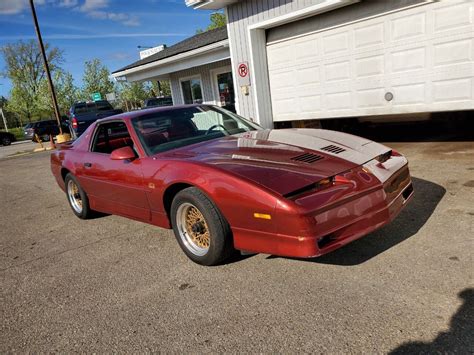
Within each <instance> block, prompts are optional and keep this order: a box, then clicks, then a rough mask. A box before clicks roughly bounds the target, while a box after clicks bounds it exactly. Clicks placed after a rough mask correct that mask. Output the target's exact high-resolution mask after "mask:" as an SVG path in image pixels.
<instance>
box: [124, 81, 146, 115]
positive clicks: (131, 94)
mask: <svg viewBox="0 0 474 355" xmlns="http://www.w3.org/2000/svg"><path fill="white" fill-rule="evenodd" d="M120 89H121V90H120V93H119V95H120V99H121V101H122V106H125V109H126V110H132V109H137V108H140V107H141V106H142V105H143V101H144V100H145V99H147V98H149V97H150V91H149V89H148V87H147V86H146V85H145V84H144V83H140V82H133V83H128V82H125V83H122V84H121V87H120Z"/></svg>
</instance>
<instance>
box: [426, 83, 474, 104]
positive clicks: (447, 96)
mask: <svg viewBox="0 0 474 355" xmlns="http://www.w3.org/2000/svg"><path fill="white" fill-rule="evenodd" d="M433 99H434V101H436V102H446V101H470V100H472V99H473V96H472V79H468V78H464V79H451V80H440V81H434V82H433Z"/></svg>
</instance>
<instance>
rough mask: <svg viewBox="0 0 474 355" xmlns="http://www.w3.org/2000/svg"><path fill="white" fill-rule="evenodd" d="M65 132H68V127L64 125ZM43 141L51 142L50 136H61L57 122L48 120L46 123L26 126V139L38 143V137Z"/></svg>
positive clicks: (40, 122)
mask: <svg viewBox="0 0 474 355" xmlns="http://www.w3.org/2000/svg"><path fill="white" fill-rule="evenodd" d="M62 128H63V132H64V131H65V130H67V127H65V126H64V125H63V127H62ZM35 134H37V135H38V137H39V138H40V139H41V140H42V141H43V142H46V141H49V135H50V134H52V135H53V136H56V135H58V134H59V127H58V123H57V122H56V120H46V121H38V122H33V123H28V124H27V125H26V126H25V138H28V139H31V140H32V141H33V142H36V136H35Z"/></svg>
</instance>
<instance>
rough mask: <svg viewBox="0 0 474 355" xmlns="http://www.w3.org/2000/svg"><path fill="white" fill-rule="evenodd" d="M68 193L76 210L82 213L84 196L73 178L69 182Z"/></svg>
mask: <svg viewBox="0 0 474 355" xmlns="http://www.w3.org/2000/svg"><path fill="white" fill-rule="evenodd" d="M67 195H68V197H69V201H70V202H71V206H72V208H73V209H74V211H76V212H77V213H82V198H81V194H80V193H79V187H78V186H77V184H76V183H75V182H74V181H73V180H72V179H71V180H69V181H68V184H67Z"/></svg>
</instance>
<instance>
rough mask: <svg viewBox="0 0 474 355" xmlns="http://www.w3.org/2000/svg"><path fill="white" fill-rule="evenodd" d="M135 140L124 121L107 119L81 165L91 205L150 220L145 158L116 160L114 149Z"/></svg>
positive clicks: (98, 128) (83, 180)
mask: <svg viewBox="0 0 474 355" xmlns="http://www.w3.org/2000/svg"><path fill="white" fill-rule="evenodd" d="M127 145H129V146H131V147H132V148H133V142H132V139H131V137H130V134H129V132H128V129H127V126H126V124H125V122H123V121H112V122H104V123H101V124H99V125H98V126H97V127H96V129H95V132H94V136H93V138H92V144H91V146H90V148H89V152H88V153H86V154H85V155H84V162H83V166H82V167H81V170H82V174H81V177H82V179H81V181H80V182H81V184H82V186H83V187H84V190H85V191H86V192H87V194H88V196H89V200H90V203H91V208H92V209H94V208H96V209H98V210H100V211H106V212H110V213H113V214H119V215H122V216H126V217H130V218H134V219H138V220H142V221H149V220H150V206H149V204H148V200H147V197H146V193H145V188H144V181H143V173H142V161H141V159H140V158H139V157H138V156H137V158H136V159H134V160H131V161H129V160H112V159H110V154H111V153H112V151H113V150H115V149H118V148H122V147H124V146H127Z"/></svg>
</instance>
